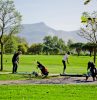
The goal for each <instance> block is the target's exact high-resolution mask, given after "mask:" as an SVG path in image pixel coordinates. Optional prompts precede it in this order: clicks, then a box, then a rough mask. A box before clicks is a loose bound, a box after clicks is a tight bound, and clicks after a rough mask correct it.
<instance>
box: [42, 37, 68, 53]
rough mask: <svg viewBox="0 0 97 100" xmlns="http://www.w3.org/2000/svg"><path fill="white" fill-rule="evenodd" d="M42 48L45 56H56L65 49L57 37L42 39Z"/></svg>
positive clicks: (63, 43) (62, 42)
mask: <svg viewBox="0 0 97 100" xmlns="http://www.w3.org/2000/svg"><path fill="white" fill-rule="evenodd" d="M43 44H44V48H43V51H44V52H45V53H46V54H58V53H63V52H64V51H66V49H67V47H66V45H65V42H64V41H63V40H62V39H60V38H58V37H57V36H53V37H51V36H46V37H44V42H43Z"/></svg>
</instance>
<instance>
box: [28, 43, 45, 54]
mask: <svg viewBox="0 0 97 100" xmlns="http://www.w3.org/2000/svg"><path fill="white" fill-rule="evenodd" d="M42 51H43V45H42V44H41V43H37V44H32V45H31V46H30V48H29V49H28V52H29V53H31V54H41V53H42Z"/></svg>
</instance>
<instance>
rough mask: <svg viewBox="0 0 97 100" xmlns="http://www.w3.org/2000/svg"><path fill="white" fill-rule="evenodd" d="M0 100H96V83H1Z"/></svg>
mask: <svg viewBox="0 0 97 100" xmlns="http://www.w3.org/2000/svg"><path fill="white" fill-rule="evenodd" d="M0 100H97V85H1V86H0Z"/></svg>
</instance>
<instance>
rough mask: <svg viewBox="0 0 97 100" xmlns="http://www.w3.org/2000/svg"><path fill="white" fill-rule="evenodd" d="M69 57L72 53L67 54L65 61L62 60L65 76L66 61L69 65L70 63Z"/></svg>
mask: <svg viewBox="0 0 97 100" xmlns="http://www.w3.org/2000/svg"><path fill="white" fill-rule="evenodd" d="M69 55H70V52H67V53H66V54H65V55H64V57H63V59H62V63H63V66H64V67H63V74H64V73H65V70H66V61H67V63H68V64H69V62H68V57H69Z"/></svg>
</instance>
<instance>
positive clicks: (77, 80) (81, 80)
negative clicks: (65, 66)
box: [0, 76, 97, 85]
mask: <svg viewBox="0 0 97 100" xmlns="http://www.w3.org/2000/svg"><path fill="white" fill-rule="evenodd" d="M6 84H97V81H92V78H91V77H90V78H89V80H88V81H87V82H86V81H85V77H63V76H62V77H54V78H50V79H30V80H10V81H9V80H6V81H0V85H6Z"/></svg>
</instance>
